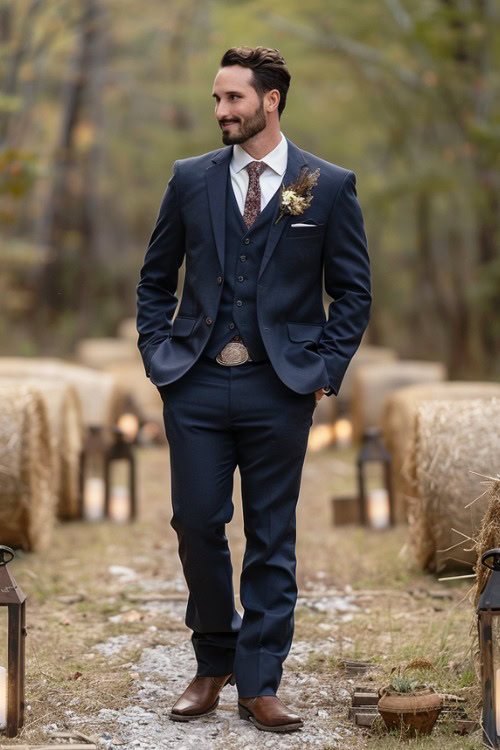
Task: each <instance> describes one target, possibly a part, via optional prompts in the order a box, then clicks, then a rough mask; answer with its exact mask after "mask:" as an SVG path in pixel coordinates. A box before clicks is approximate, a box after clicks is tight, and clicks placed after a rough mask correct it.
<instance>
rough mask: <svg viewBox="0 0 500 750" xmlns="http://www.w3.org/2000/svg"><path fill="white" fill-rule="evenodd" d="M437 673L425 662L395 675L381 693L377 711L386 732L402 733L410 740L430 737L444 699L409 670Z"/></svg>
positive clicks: (421, 661) (416, 663) (401, 670)
mask: <svg viewBox="0 0 500 750" xmlns="http://www.w3.org/2000/svg"><path fill="white" fill-rule="evenodd" d="M421 669H434V667H433V665H432V664H431V663H430V662H428V661H427V660H424V659H419V660H416V661H414V662H410V664H408V665H407V666H406V667H405V668H404V669H401V668H399V669H398V670H397V672H396V673H395V674H393V676H392V679H391V682H390V684H389V685H386V686H385V687H383V688H380V690H379V696H380V697H379V702H378V710H379V713H380V715H381V716H382V718H383V720H384V722H385V725H386V727H387V729H399V730H400V731H402V732H404V733H405V734H407V735H408V736H410V737H414V736H415V735H418V734H430V733H431V732H432V729H433V727H434V724H435V723H436V721H437V718H438V716H439V714H440V712H441V708H442V698H441V696H440V695H439V694H438V693H436V691H435V690H434V689H433V688H432V687H429V686H427V685H425V684H424V683H423V682H422V681H421V680H420V679H419V678H417V677H415V676H414V677H411V676H410V675H409V674H408V671H410V670H414V671H415V670H421Z"/></svg>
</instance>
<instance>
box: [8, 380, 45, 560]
mask: <svg viewBox="0 0 500 750" xmlns="http://www.w3.org/2000/svg"><path fill="white" fill-rule="evenodd" d="M52 472H53V452H52V440H51V438H50V427H49V421H48V417H47V409H46V406H45V402H44V399H43V396H42V394H41V393H40V391H38V390H36V389H35V388H33V387H32V386H27V385H23V384H13V385H11V384H2V383H0V543H1V544H7V545H9V546H11V547H23V548H24V549H26V550H33V551H43V550H45V549H47V547H48V545H49V543H50V539H51V535H52V529H53V523H54V516H55V509H56V496H55V493H54V492H53V488H52Z"/></svg>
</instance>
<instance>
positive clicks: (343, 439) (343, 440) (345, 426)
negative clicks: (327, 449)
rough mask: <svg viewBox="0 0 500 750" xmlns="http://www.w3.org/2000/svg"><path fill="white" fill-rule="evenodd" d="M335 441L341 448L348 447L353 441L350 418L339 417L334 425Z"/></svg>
mask: <svg viewBox="0 0 500 750" xmlns="http://www.w3.org/2000/svg"><path fill="white" fill-rule="evenodd" d="M334 428H335V443H336V445H337V446H338V447H339V448H347V447H348V446H349V445H351V443H352V423H351V422H350V421H349V420H348V419H345V418H343V419H337V421H336V422H335V425H334Z"/></svg>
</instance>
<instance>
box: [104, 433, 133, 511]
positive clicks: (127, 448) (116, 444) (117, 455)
mask: <svg viewBox="0 0 500 750" xmlns="http://www.w3.org/2000/svg"><path fill="white" fill-rule="evenodd" d="M113 433H114V441H113V443H112V444H111V445H110V447H109V448H108V449H107V451H106V453H105V455H104V493H105V494H104V508H105V514H106V516H107V517H108V518H110V517H111V515H112V514H111V500H112V498H111V493H112V487H113V482H112V478H111V468H112V465H113V464H114V463H116V462H122V463H125V464H126V466H127V468H128V483H127V487H126V488H124V489H125V490H126V495H127V505H128V518H129V520H130V521H134V520H135V519H136V517H137V494H136V471H135V455H134V451H133V448H132V445H131V444H130V443H129V442H128V441H127V440H126V439H125V435H124V433H123V432H122V430H120V428H119V427H115V428H114V430H113Z"/></svg>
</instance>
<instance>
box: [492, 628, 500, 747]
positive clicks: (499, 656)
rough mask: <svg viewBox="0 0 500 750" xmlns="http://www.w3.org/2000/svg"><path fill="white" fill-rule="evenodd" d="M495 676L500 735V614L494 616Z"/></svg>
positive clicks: (496, 713)
mask: <svg viewBox="0 0 500 750" xmlns="http://www.w3.org/2000/svg"><path fill="white" fill-rule="evenodd" d="M492 624H493V627H492V643H493V676H494V680H495V697H494V705H495V718H496V725H497V735H498V736H499V737H500V616H498V617H493V618H492Z"/></svg>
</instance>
